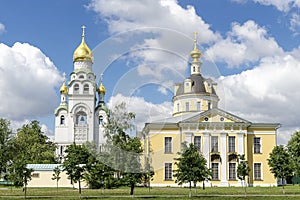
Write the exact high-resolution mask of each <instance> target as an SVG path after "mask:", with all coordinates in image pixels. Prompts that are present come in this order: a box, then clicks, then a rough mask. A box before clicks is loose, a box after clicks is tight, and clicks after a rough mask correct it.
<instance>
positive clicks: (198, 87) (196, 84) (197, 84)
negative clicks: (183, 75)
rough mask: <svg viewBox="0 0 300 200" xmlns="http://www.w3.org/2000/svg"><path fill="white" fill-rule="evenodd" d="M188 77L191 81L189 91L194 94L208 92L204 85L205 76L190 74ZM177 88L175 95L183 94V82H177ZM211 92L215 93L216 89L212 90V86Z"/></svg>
mask: <svg viewBox="0 0 300 200" xmlns="http://www.w3.org/2000/svg"><path fill="white" fill-rule="evenodd" d="M188 79H191V82H192V90H191V92H190V93H195V94H199V93H202V94H203V93H204V94H206V93H207V94H209V93H208V92H207V91H206V89H205V86H204V81H205V78H203V77H202V75H201V74H192V75H191V76H190V77H189V78H188ZM178 85H179V88H178V90H177V92H176V94H175V95H176V96H177V95H181V94H185V93H184V84H183V83H179V84H178ZM212 94H216V91H215V90H214V88H213V87H212Z"/></svg>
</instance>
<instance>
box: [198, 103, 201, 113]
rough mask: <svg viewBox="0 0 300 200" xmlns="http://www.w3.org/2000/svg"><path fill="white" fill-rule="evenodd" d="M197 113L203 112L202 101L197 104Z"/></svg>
mask: <svg viewBox="0 0 300 200" xmlns="http://www.w3.org/2000/svg"><path fill="white" fill-rule="evenodd" d="M197 111H201V102H200V101H198V102H197Z"/></svg>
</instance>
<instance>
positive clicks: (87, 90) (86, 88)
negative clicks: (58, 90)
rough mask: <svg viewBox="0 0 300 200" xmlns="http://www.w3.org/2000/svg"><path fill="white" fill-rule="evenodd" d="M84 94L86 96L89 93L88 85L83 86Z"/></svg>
mask: <svg viewBox="0 0 300 200" xmlns="http://www.w3.org/2000/svg"><path fill="white" fill-rule="evenodd" d="M83 93H85V94H87V93H89V85H88V84H85V85H84V86H83Z"/></svg>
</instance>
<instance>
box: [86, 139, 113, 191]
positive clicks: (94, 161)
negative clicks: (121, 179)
mask: <svg viewBox="0 0 300 200" xmlns="http://www.w3.org/2000/svg"><path fill="white" fill-rule="evenodd" d="M84 145H85V147H86V148H87V149H88V151H89V153H90V156H89V159H88V162H87V163H86V167H85V172H84V177H83V178H84V180H86V182H87V183H88V185H89V188H92V189H98V188H111V187H112V184H113V175H114V171H113V170H112V169H111V168H110V167H109V166H107V165H105V164H104V163H103V162H102V161H103V160H107V159H108V155H107V152H99V153H98V152H97V150H96V145H95V143H90V142H87V143H85V144H84Z"/></svg>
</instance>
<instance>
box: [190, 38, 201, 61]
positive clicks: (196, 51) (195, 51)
mask: <svg viewBox="0 0 300 200" xmlns="http://www.w3.org/2000/svg"><path fill="white" fill-rule="evenodd" d="M190 55H191V57H192V58H193V62H198V61H199V58H200V57H201V51H200V50H199V49H198V48H197V32H194V49H193V50H192V51H191V53H190Z"/></svg>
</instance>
